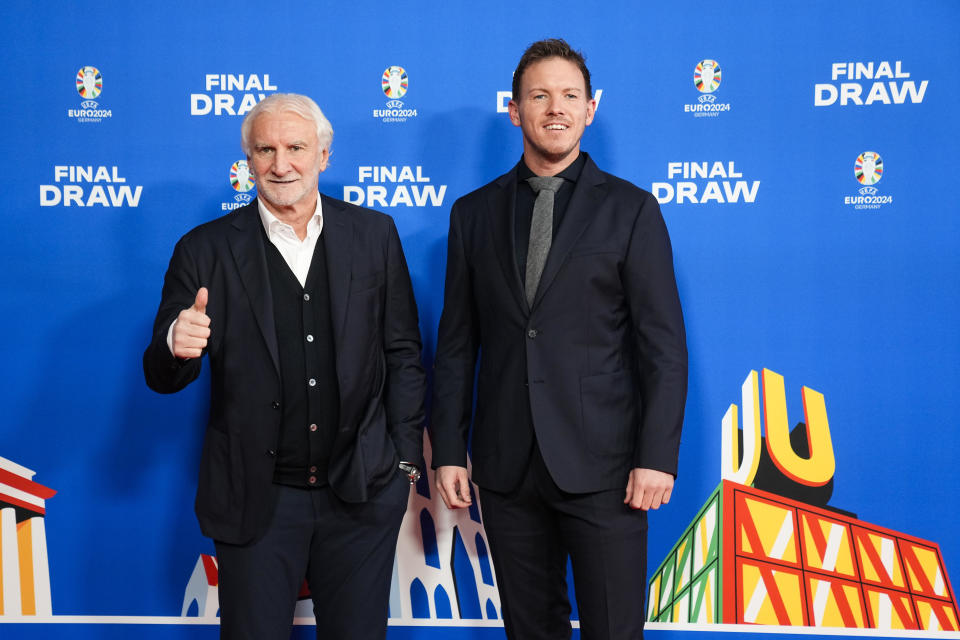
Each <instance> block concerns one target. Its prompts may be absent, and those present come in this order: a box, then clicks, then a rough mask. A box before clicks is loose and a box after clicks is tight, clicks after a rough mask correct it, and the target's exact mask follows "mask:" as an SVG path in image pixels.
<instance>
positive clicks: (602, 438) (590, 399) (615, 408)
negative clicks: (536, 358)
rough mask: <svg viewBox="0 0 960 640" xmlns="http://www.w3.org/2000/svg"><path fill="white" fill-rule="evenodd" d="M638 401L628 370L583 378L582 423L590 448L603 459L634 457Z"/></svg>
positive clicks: (581, 388) (581, 380) (581, 396)
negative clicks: (605, 457) (603, 457)
mask: <svg viewBox="0 0 960 640" xmlns="http://www.w3.org/2000/svg"><path fill="white" fill-rule="evenodd" d="M639 402H640V400H639V394H638V393H637V390H636V388H635V385H634V382H633V375H632V373H631V372H630V371H629V370H626V369H624V370H621V371H617V372H615V373H604V374H600V375H595V376H585V377H582V378H580V412H581V414H580V420H581V426H582V429H583V435H584V439H585V440H586V445H587V448H588V449H589V450H591V451H592V452H593V453H595V454H597V455H603V456H623V455H628V454H631V453H632V452H633V448H634V445H635V444H636V437H637V436H636V434H637V429H638V424H639V421H638V416H639V406H638V405H639Z"/></svg>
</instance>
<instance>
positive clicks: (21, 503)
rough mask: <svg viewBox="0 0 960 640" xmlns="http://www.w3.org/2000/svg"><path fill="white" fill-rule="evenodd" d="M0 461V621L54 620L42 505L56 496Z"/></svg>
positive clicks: (29, 475) (30, 476)
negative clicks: (33, 618)
mask: <svg viewBox="0 0 960 640" xmlns="http://www.w3.org/2000/svg"><path fill="white" fill-rule="evenodd" d="M34 475H35V472H34V471H31V470H30V469H27V468H26V467H22V466H20V465H19V464H16V463H15V462H12V461H10V460H7V459H6V458H0V618H2V617H19V616H45V615H52V613H53V606H52V604H51V600H50V568H49V566H48V562H47V534H46V529H45V527H44V516H45V515H46V501H47V499H48V498H50V497H52V496H53V495H54V494H55V493H56V491H54V490H53V489H50V488H48V487H45V486H43V485H41V484H37V483H36V482H34V481H33V476H34Z"/></svg>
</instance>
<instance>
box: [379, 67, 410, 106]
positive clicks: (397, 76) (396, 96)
mask: <svg viewBox="0 0 960 640" xmlns="http://www.w3.org/2000/svg"><path fill="white" fill-rule="evenodd" d="M409 84H410V80H409V78H407V72H406V70H404V68H403V67H398V66H396V65H394V66H390V67H387V68H386V69H385V70H384V72H383V77H382V78H381V79H380V86H381V87H383V93H384V94H385V95H386V96H387V97H388V98H390V102H388V103H387V106H388V107H390V108H397V109H399V108H400V107H402V106H403V103H402V102H400V98H402V97H403V96H405V95H407V87H408V86H409Z"/></svg>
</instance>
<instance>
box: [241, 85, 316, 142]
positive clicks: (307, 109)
mask: <svg viewBox="0 0 960 640" xmlns="http://www.w3.org/2000/svg"><path fill="white" fill-rule="evenodd" d="M285 111H286V112H290V113H295V114H297V115H298V116H300V117H301V118H303V119H304V120H310V121H311V122H313V123H315V124H316V125H317V141H318V142H319V143H320V149H321V150H322V149H327V150H329V149H330V144H331V143H332V142H333V126H331V124H330V121H329V120H327V118H326V116H324V115H323V111H321V110H320V107H319V106H317V103H316V102H314V101H313V100H311V99H310V98H308V97H307V96H303V95H300V94H298V93H274V94H272V95H269V96H267V97H266V98H264V99H263V100H261V101H260V102H258V103H257V104H256V105H254V107H253V109H250V111H248V112H247V115H246V116H245V117H244V118H243V124H241V125H240V148H241V149H243V152H244V153H245V154H247V157H248V158H249V157H250V156H251V153H250V152H251V151H252V149H250V130H251V129H252V128H253V121H254V120H256V119H257V117H259V116H261V115H263V114H264V113H281V112H285Z"/></svg>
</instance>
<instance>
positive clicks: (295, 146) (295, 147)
mask: <svg viewBox="0 0 960 640" xmlns="http://www.w3.org/2000/svg"><path fill="white" fill-rule="evenodd" d="M302 150H303V147H301V146H300V145H298V144H294V145H290V151H302Z"/></svg>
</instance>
